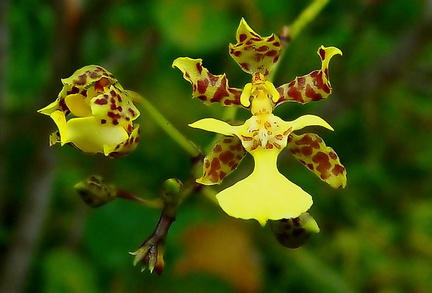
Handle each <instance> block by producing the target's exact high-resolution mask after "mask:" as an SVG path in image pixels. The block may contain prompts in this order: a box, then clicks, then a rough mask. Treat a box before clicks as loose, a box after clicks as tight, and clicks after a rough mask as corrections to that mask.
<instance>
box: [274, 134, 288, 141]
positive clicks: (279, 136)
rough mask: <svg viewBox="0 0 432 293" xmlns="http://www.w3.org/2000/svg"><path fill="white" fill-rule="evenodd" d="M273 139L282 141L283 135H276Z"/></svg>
mask: <svg viewBox="0 0 432 293" xmlns="http://www.w3.org/2000/svg"><path fill="white" fill-rule="evenodd" d="M275 138H276V139H277V140H282V139H283V135H282V134H277V135H276V136H275ZM288 141H289V138H288Z"/></svg>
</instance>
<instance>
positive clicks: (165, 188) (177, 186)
mask: <svg viewBox="0 0 432 293" xmlns="http://www.w3.org/2000/svg"><path fill="white" fill-rule="evenodd" d="M182 188H183V183H182V182H181V181H180V180H179V179H177V178H170V179H167V180H165V181H164V183H162V186H161V190H160V196H161V198H162V200H163V201H164V203H165V204H166V205H172V206H177V205H178V203H179V201H180V198H181V192H182Z"/></svg>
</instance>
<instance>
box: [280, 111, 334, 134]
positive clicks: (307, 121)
mask: <svg viewBox="0 0 432 293" xmlns="http://www.w3.org/2000/svg"><path fill="white" fill-rule="evenodd" d="M281 123H283V124H286V125H289V126H290V127H292V130H293V131H294V130H298V129H302V128H305V127H307V126H322V127H325V128H327V129H329V130H333V128H332V127H331V126H330V124H328V123H327V122H326V121H325V120H324V119H322V118H321V117H319V116H316V115H303V116H300V117H299V118H297V119H295V120H293V121H289V122H286V121H283V122H281Z"/></svg>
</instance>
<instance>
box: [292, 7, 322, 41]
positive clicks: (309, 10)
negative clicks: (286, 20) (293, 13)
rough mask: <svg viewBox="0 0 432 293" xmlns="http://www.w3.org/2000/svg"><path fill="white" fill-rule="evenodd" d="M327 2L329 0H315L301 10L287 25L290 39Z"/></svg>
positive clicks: (295, 35)
mask: <svg viewBox="0 0 432 293" xmlns="http://www.w3.org/2000/svg"><path fill="white" fill-rule="evenodd" d="M328 2H329V0H315V1H313V2H312V3H311V4H310V5H309V6H308V7H306V9H304V10H303V11H302V13H301V14H300V15H299V16H298V17H297V19H296V20H295V21H294V22H293V23H292V24H291V25H290V26H289V28H290V36H291V40H292V39H294V38H295V37H297V35H298V34H299V33H300V32H301V31H302V30H303V28H304V27H305V26H306V25H307V24H309V23H310V22H311V21H312V20H314V18H315V17H316V16H317V15H318V13H320V11H321V10H322V9H323V8H324V6H326V5H327V3H328Z"/></svg>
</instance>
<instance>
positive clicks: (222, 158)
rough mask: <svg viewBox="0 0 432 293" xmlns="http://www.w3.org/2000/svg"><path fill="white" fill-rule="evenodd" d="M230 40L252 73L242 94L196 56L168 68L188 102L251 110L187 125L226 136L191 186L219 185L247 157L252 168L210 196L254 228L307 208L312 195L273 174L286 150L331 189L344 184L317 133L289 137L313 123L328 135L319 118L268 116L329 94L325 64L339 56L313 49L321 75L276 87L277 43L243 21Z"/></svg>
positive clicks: (232, 52) (243, 65)
mask: <svg viewBox="0 0 432 293" xmlns="http://www.w3.org/2000/svg"><path fill="white" fill-rule="evenodd" d="M236 39H237V43H236V44H234V45H233V44H230V46H229V53H230V55H231V57H232V58H233V59H234V60H235V62H236V63H237V64H238V65H239V66H240V68H241V69H242V70H243V71H245V72H247V73H249V74H251V75H252V82H251V83H248V84H246V85H245V86H244V88H243V90H240V89H237V88H230V87H229V86H228V80H227V78H226V76H225V75H213V74H211V73H210V72H209V71H208V70H207V69H206V68H204V67H203V66H202V60H201V59H191V58H186V57H182V58H177V59H176V60H175V61H174V63H173V66H174V67H177V68H179V69H180V70H181V71H182V72H183V77H184V78H185V79H186V80H188V81H189V82H190V83H191V84H192V89H193V94H192V95H193V97H196V98H198V99H200V100H202V101H203V102H204V103H207V104H209V103H215V102H217V103H221V104H222V105H224V106H230V105H233V106H239V107H242V108H246V109H248V110H250V111H251V113H252V117H251V118H249V119H248V120H246V121H245V123H244V124H243V125H238V126H233V125H230V124H228V123H226V122H224V121H220V120H217V119H213V118H206V119H202V120H199V121H197V122H194V123H192V124H190V126H191V127H194V128H199V129H203V130H206V131H211V132H215V133H220V134H223V135H225V136H226V137H225V138H223V139H222V140H220V141H218V143H217V144H216V146H215V147H214V148H213V150H212V152H211V153H210V154H209V155H207V156H206V158H205V159H204V172H203V175H202V177H201V178H199V179H197V182H198V183H201V184H205V185H211V184H219V183H221V182H222V180H223V179H224V178H225V177H226V176H227V175H229V174H230V173H231V172H232V171H234V170H235V169H236V168H237V166H238V164H239V163H240V161H241V160H242V159H243V157H244V155H245V154H246V152H248V153H250V154H251V155H252V156H253V158H254V162H255V166H254V170H253V172H252V173H251V174H250V175H249V176H248V177H246V178H245V179H243V180H241V181H239V182H237V183H235V184H234V185H232V186H230V187H228V188H226V189H224V190H222V191H221V192H219V193H218V194H217V195H216V197H217V200H218V202H219V204H220V206H221V207H222V209H223V210H224V211H225V212H226V213H227V214H229V215H231V216H233V217H236V218H241V219H256V220H258V221H259V222H260V224H261V225H265V223H266V222H267V221H268V220H279V219H290V218H296V217H299V216H300V215H301V214H302V213H305V212H307V211H308V210H309V208H310V207H311V205H312V198H311V196H310V195H309V194H308V193H307V192H305V191H304V190H303V189H301V188H300V187H299V186H297V185H296V184H294V183H292V182H291V181H289V180H288V179H287V178H286V177H285V176H283V175H282V174H281V173H280V172H279V170H278V168H277V158H278V156H279V153H280V152H281V151H282V150H283V149H284V148H285V147H288V149H290V150H291V152H292V153H293V154H294V156H295V157H296V158H297V159H298V160H299V161H300V162H301V163H302V164H304V165H305V166H306V167H307V168H308V169H309V170H311V171H312V172H314V173H315V174H316V175H318V176H319V177H320V179H321V180H323V181H325V182H327V183H329V184H330V185H331V186H332V187H344V186H345V185H346V171H345V168H344V167H343V166H342V165H341V164H340V161H339V158H338V156H337V155H336V153H335V152H334V151H333V149H331V148H330V147H327V146H326V145H325V144H324V142H323V141H322V139H321V138H319V137H318V136H317V135H315V134H304V135H300V136H298V135H295V134H294V133H293V131H295V130H299V129H302V128H304V127H307V126H312V125H314V126H322V127H325V128H327V129H330V130H333V129H332V127H331V126H330V125H329V124H328V123H327V122H326V121H324V120H323V119H322V118H320V117H318V116H314V115H304V116H301V117H299V118H297V119H295V120H293V121H284V120H282V119H281V118H279V117H278V116H275V115H274V114H273V113H272V112H273V109H274V108H275V107H276V106H278V105H280V104H281V103H284V102H287V101H294V102H298V103H302V104H304V103H308V102H311V101H317V100H320V99H323V98H326V97H327V96H328V95H329V94H330V93H331V85H330V81H329V75H328V65H329V61H330V59H331V58H332V57H333V56H334V55H336V54H342V52H341V51H340V50H339V49H337V48H335V47H323V46H321V47H320V48H319V49H318V55H319V56H320V58H321V69H320V70H315V71H313V72H311V73H309V74H307V75H304V76H301V77H297V78H296V79H295V80H293V81H292V82H289V83H287V84H284V85H281V86H279V87H278V88H276V87H275V86H274V85H273V83H272V82H270V81H268V80H267V76H268V74H269V73H270V71H271V70H272V69H273V67H274V66H275V64H276V63H277V61H278V59H279V54H280V49H281V43H280V40H279V38H278V37H277V36H276V35H274V34H272V35H270V36H269V37H261V36H260V35H258V34H257V33H256V32H254V31H253V30H252V29H251V28H250V27H249V25H248V24H247V23H246V21H245V20H244V19H242V20H241V22H240V25H239V27H238V29H237V36H236Z"/></svg>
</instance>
